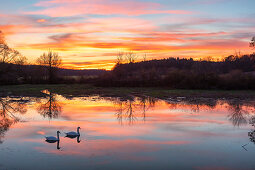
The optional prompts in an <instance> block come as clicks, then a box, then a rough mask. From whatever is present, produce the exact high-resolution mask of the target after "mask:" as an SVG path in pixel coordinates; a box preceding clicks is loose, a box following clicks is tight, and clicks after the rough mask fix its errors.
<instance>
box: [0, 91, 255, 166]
mask: <svg viewBox="0 0 255 170" xmlns="http://www.w3.org/2000/svg"><path fill="white" fill-rule="evenodd" d="M254 104H255V101H240V100H237V99H231V100H213V99H197V100H185V98H176V99H168V100H165V101H163V100H159V99H155V98H149V97H136V98H134V99H130V100H127V99H124V98H117V97H116V98H113V97H108V98H107V97H105V98H103V97H99V96H90V97H72V98H65V97H63V96H60V95H56V94H51V93H48V95H47V97H45V98H26V97H23V98H17V97H16V98H14V97H7V98H1V99H0V114H1V117H0V150H1V152H0V158H1V161H0V169H85V168H86V169H176V168H179V169H181V168H182V169H198V170H200V169H254V168H255V162H254V155H255V145H254V138H253V137H255V136H253V130H255V128H254V126H253V125H254V124H255V107H254ZM77 127H81V130H80V133H81V135H80V137H79V139H77V138H74V139H70V138H66V137H65V134H64V132H69V131H76V128H77ZM58 130H59V131H61V134H60V142H59V144H58V143H47V142H45V139H44V136H56V132H57V131H58Z"/></svg>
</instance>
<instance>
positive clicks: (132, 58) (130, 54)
mask: <svg viewBox="0 0 255 170" xmlns="http://www.w3.org/2000/svg"><path fill="white" fill-rule="evenodd" d="M136 58H137V56H136V55H135V53H134V52H132V51H130V52H128V53H126V60H127V63H129V64H130V63H134V62H135V60H136Z"/></svg>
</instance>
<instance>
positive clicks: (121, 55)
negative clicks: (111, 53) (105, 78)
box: [116, 52, 124, 65]
mask: <svg viewBox="0 0 255 170" xmlns="http://www.w3.org/2000/svg"><path fill="white" fill-rule="evenodd" d="M116 64H117V65H119V64H124V53H123V52H119V53H118V55H117V59H116Z"/></svg>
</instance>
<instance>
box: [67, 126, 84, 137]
mask: <svg viewBox="0 0 255 170" xmlns="http://www.w3.org/2000/svg"><path fill="white" fill-rule="evenodd" d="M80 129H81V128H80V127H78V128H77V132H67V133H65V134H66V137H69V138H75V137H77V136H80V131H79V130H80Z"/></svg>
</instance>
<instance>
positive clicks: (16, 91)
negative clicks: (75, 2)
mask: <svg viewBox="0 0 255 170" xmlns="http://www.w3.org/2000/svg"><path fill="white" fill-rule="evenodd" d="M45 89H48V90H49V91H51V92H53V93H57V94H60V95H63V96H87V95H100V96H111V97H114V96H118V97H129V96H140V95H145V96H151V97H156V98H161V99H165V98H169V97H171V98H173V97H187V98H197V97H205V98H242V99H246V98H255V91H247V90H236V91H233V90H230V91H228V90H178V89H166V88H128V87H121V88H116V87H114V88H101V87H95V86H91V85H87V84H56V85H47V84H42V85H29V84H27V85H9V86H0V96H2V97H4V96H31V97H40V96H44V94H43V93H41V91H42V90H45Z"/></svg>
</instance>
